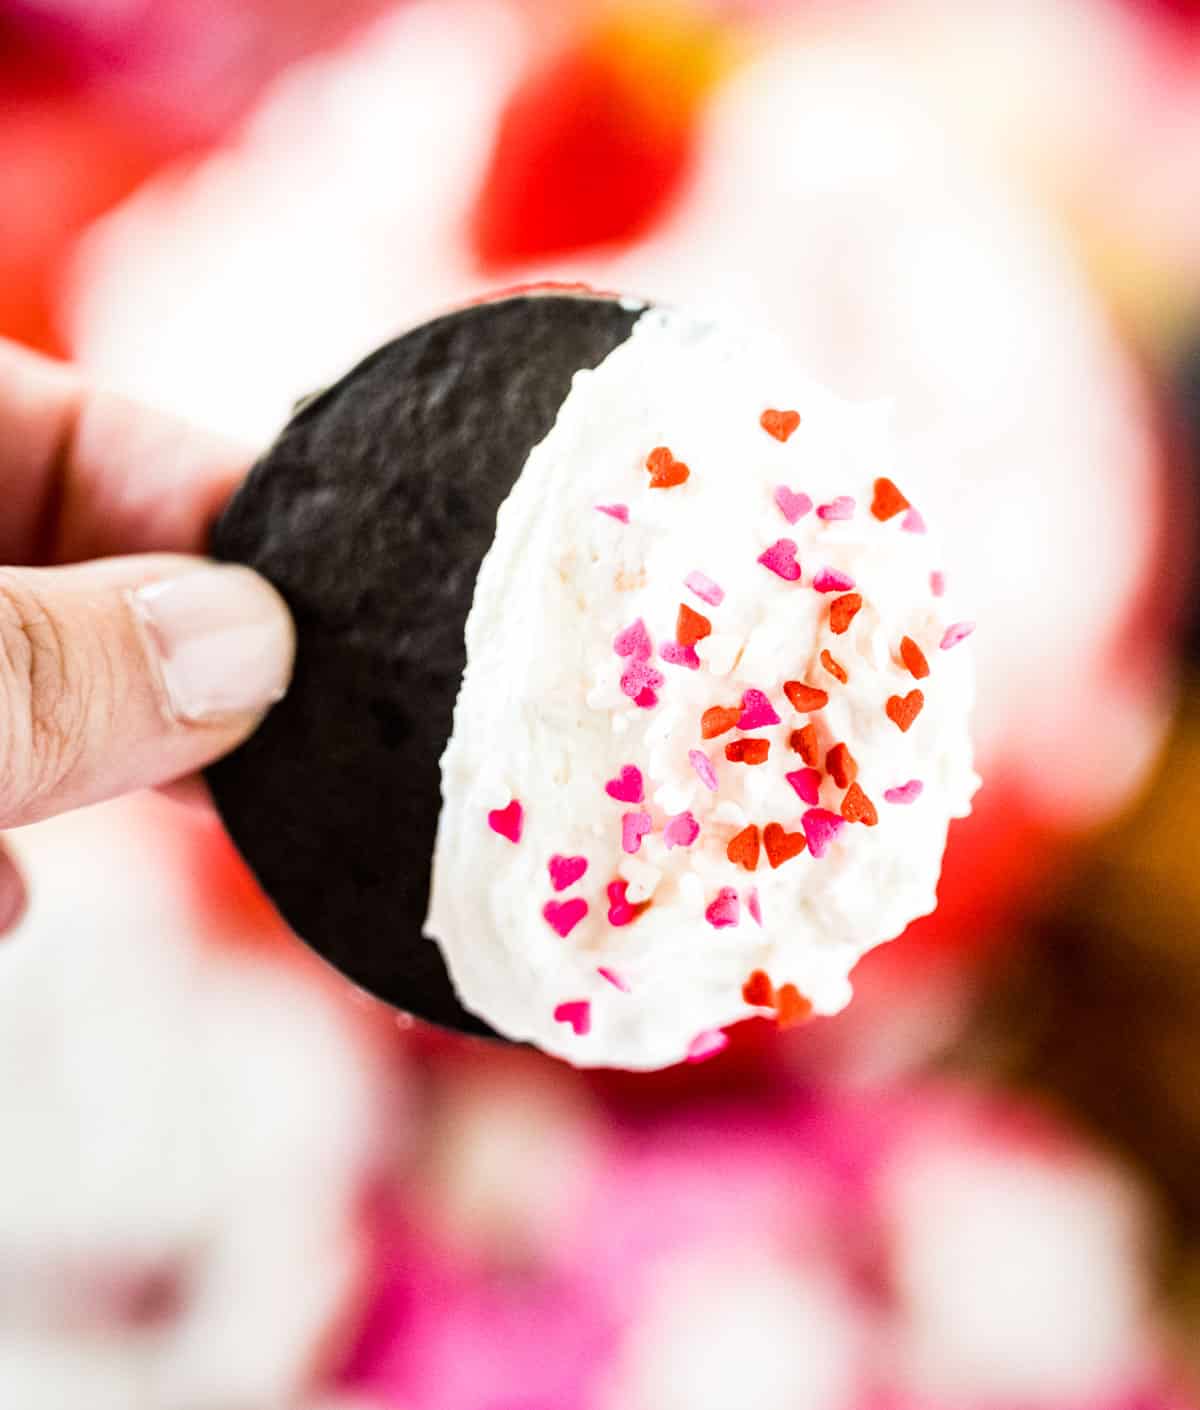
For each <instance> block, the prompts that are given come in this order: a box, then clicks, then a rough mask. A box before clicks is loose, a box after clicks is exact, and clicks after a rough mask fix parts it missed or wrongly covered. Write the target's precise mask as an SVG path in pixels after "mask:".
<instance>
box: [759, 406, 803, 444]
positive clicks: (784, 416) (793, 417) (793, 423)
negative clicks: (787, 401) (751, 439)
mask: <svg viewBox="0 0 1200 1410" xmlns="http://www.w3.org/2000/svg"><path fill="white" fill-rule="evenodd" d="M758 424H759V425H760V426H761V427H762V428H763V430H764V431H765V432H766V433H767V435H768V436H774V437H775V439H776V440H777V441H786V440H787V438H788V437H789V436H790V435H791V434H792V432H793V431H794V430H795V429H796V427H797V426H799V424H800V413H799V412H798V411H775V410H774V409H769V410H767V411H764V412H763V414H762V415H761V416H760V417H759V418H758Z"/></svg>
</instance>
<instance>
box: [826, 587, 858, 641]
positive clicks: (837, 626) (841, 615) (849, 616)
mask: <svg viewBox="0 0 1200 1410" xmlns="http://www.w3.org/2000/svg"><path fill="white" fill-rule="evenodd" d="M861 606H862V594H861V593H858V592H848V593H846V594H845V595H844V596H842V597H835V598H834V599H833V601H832V602H831V603H830V604H829V627H830V630H831V631H832V632H833V633H834V635H835V636H841V634H842V633H843V632H844V631H845V630H846V628H847V627H848V626H849V625H850V623H851V622H852V621H854V618H855V617H856V616H857V614H858V610H859V608H860V607H861Z"/></svg>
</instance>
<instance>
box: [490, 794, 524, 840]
mask: <svg viewBox="0 0 1200 1410" xmlns="http://www.w3.org/2000/svg"><path fill="white" fill-rule="evenodd" d="M524 824H525V809H524V808H522V807H521V805H520V803H518V802H517V800H516V799H515V798H514V799H513V800H512V802H511V803H510V804H509V805H508V807H507V808H494V809H493V810H492V811H491V812H490V813H489V814H488V827H490V828H491V829H492V831H493V832H498V833H499V834H500V836H501V837H507V838H508V840H509V841H510V842H520V840H521V828H522V827H523V826H524Z"/></svg>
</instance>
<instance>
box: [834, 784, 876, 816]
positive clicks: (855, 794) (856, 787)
mask: <svg viewBox="0 0 1200 1410" xmlns="http://www.w3.org/2000/svg"><path fill="white" fill-rule="evenodd" d="M841 811H842V817H844V818H845V819H846V821H847V822H852V823H853V822H860V823H863V824H864V825H865V826H867V827H874V826H875V824H876V823H877V822H878V821H879V814H878V813H877V812H876V811H875V804H874V803H872V802H871V800H870V799H869V798H868V797H867V795H866V794H865V793H864V792H863V791H862V787H861V785H860V784H857V783H852V784H851V785H850V787H849V788H848V789H847V790H846V796H845V797H844V798H843V799H842V810H841Z"/></svg>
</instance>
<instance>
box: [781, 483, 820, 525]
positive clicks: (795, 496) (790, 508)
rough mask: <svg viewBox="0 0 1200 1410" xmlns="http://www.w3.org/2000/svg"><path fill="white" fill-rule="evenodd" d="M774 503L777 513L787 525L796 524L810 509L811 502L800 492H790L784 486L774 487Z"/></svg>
mask: <svg viewBox="0 0 1200 1410" xmlns="http://www.w3.org/2000/svg"><path fill="white" fill-rule="evenodd" d="M775 503H776V504H777V505H778V506H779V512H780V513H781V514H782V515H783V517H784V518H785V519H786V520H787V521H788V523H789V524H796V523H798V522H799V521H800V520H801V519H803V518H804V516H805V515H806V514H807V513H808V512H809V510H810V509H812V507H813V505H812V500H811V499H809V497H808V496H807V495H806V494H803V493H802V492H801V491H800V490H790V489H788V487H787V486H786V485H776V486H775Z"/></svg>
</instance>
